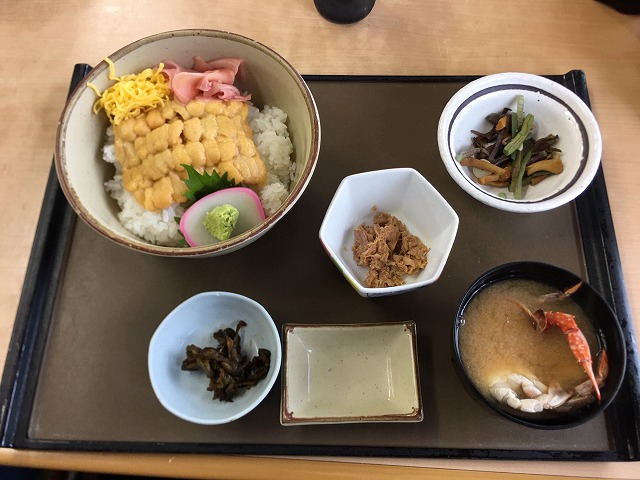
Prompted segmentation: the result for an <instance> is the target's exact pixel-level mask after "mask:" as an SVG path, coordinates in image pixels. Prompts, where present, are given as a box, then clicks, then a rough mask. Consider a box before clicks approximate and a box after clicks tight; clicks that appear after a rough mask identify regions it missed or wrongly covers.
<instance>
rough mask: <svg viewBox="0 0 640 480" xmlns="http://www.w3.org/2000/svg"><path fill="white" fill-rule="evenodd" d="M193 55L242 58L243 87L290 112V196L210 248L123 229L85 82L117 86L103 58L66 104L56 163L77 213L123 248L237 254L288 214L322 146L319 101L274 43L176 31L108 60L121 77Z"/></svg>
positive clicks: (260, 101)
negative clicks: (164, 241) (108, 187)
mask: <svg viewBox="0 0 640 480" xmlns="http://www.w3.org/2000/svg"><path fill="white" fill-rule="evenodd" d="M196 55H199V56H200V57H202V58H203V59H204V60H206V61H209V60H213V59H217V58H222V57H235V58H241V59H242V60H243V61H244V63H243V65H242V66H241V68H240V70H239V72H238V76H237V77H236V85H237V86H238V88H239V89H240V90H241V91H247V92H249V93H250V94H251V102H252V103H253V104H254V105H255V106H256V107H258V108H260V109H262V108H263V107H264V106H265V105H270V106H275V107H278V108H280V109H282V110H283V111H284V112H285V113H286V114H287V120H286V125H287V128H288V131H289V137H290V140H291V143H292V144H293V153H292V157H291V159H292V160H293V161H295V163H296V169H295V175H294V178H293V180H292V183H291V186H290V187H289V193H288V196H286V198H284V200H283V201H282V204H281V205H280V206H279V207H278V208H276V209H275V211H273V212H272V213H271V215H269V216H268V217H267V218H265V219H264V220H263V221H262V222H261V223H259V224H258V225H255V226H254V227H252V228H250V229H249V230H247V231H245V232H242V233H239V234H238V235H235V236H233V237H231V238H229V239H227V240H224V241H220V242H217V243H214V244H211V245H205V246H201V247H185V248H181V247H168V246H160V245H156V244H153V243H150V242H149V241H146V240H144V239H142V238H140V237H138V236H136V235H134V234H133V233H131V232H130V231H129V230H127V229H125V228H124V227H123V225H122V223H121V222H120V220H119V218H118V213H119V212H120V208H119V207H118V205H117V203H116V201H115V200H114V199H113V198H111V196H110V195H109V194H108V193H107V191H106V190H105V182H106V181H108V180H111V179H113V177H114V174H115V169H114V166H113V164H110V163H107V162H105V161H104V160H103V158H102V156H103V155H102V149H103V146H104V144H105V141H106V135H105V133H106V130H107V127H108V124H109V121H108V119H107V116H106V115H105V114H104V112H102V111H100V112H98V114H94V113H93V110H92V107H93V104H94V102H95V101H96V99H97V95H96V93H95V92H94V91H93V90H92V89H91V88H90V86H88V84H89V83H90V84H93V85H95V86H96V88H97V89H98V90H99V91H100V92H102V91H104V90H105V89H106V88H108V87H110V86H111V85H112V84H113V83H114V82H113V81H111V80H110V79H109V66H108V65H107V63H106V62H105V61H102V62H100V63H98V64H97V65H96V66H95V67H94V68H93V69H92V70H91V71H90V72H89V73H88V74H87V76H86V77H85V78H84V79H83V81H82V82H80V84H79V85H78V86H77V87H76V88H75V89H74V90H73V92H72V93H71V95H70V97H69V99H68V101H67V103H66V105H65V107H64V110H63V112H62V115H61V118H60V122H59V124H58V131H57V138H56V148H55V167H56V173H57V175H58V179H59V181H60V186H61V188H62V191H63V192H64V194H65V196H66V198H67V199H68V201H69V203H70V205H71V207H72V208H73V210H74V211H75V212H76V213H77V214H78V216H79V217H80V218H81V219H82V220H84V221H85V222H86V223H87V224H88V225H89V226H90V227H91V228H93V230H95V231H96V232H97V233H98V234H100V235H101V236H103V237H105V238H107V239H109V240H111V241H113V242H115V243H116V244H118V245H121V246H123V247H125V248H128V249H132V250H135V251H138V252H143V253H148V254H153V255H157V256H165V257H203V256H213V255H221V254H225V253H230V252H233V251H236V250H238V249H240V248H243V247H245V246H247V245H249V244H250V243H252V242H254V241H256V240H258V239H259V238H260V237H262V236H263V235H264V234H266V233H267V232H268V231H269V230H270V229H271V228H272V227H273V226H274V225H275V224H276V223H277V222H278V221H279V220H280V219H282V217H284V216H285V215H286V214H287V212H288V211H289V210H290V209H291V208H292V207H293V206H294V204H295V203H296V202H297V201H298V199H299V198H300V197H301V196H302V194H303V192H304V191H305V189H306V187H307V185H308V183H309V181H310V180H311V176H312V174H313V172H314V169H315V166H316V162H317V159H318V153H319V148H320V118H319V116H318V110H317V108H316V104H315V100H314V98H313V95H312V94H311V91H310V90H309V87H308V86H307V84H306V82H305V81H304V79H303V78H302V76H301V75H300V74H299V73H298V72H297V70H296V69H295V68H294V67H293V66H292V65H291V64H290V63H289V62H288V61H287V60H286V59H285V58H283V57H282V56H281V55H279V54H278V53H277V52H275V51H274V50H272V49H271V48H269V47H267V46H265V45H263V44H261V43H259V42H257V41H255V40H252V39H250V38H247V37H244V36H242V35H238V34H234V33H229V32H223V31H217V30H195V29H194V30H175V31H170V32H164V33H158V34H155V35H151V36H149V37H145V38H142V39H140V40H137V41H135V42H133V43H131V44H130V45H127V46H124V47H122V48H121V49H120V50H118V51H116V52H114V53H112V54H110V55H108V57H109V59H110V60H111V61H112V62H113V63H114V66H115V71H116V75H117V76H122V75H127V74H133V73H139V72H141V71H143V70H145V69H147V68H152V67H155V66H156V65H158V64H159V63H160V62H166V61H168V60H172V61H174V62H176V63H177V64H179V65H181V66H183V67H185V68H191V67H192V65H193V59H194V57H195V56H196ZM171 216H173V215H171ZM132 223H133V222H132ZM134 225H135V224H134Z"/></svg>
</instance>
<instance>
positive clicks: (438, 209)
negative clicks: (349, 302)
mask: <svg viewBox="0 0 640 480" xmlns="http://www.w3.org/2000/svg"><path fill="white" fill-rule="evenodd" d="M374 210H376V211H381V212H386V213H390V214H391V215H394V216H396V217H397V218H398V219H399V220H400V221H401V222H403V223H404V224H405V225H406V227H407V229H408V230H409V232H410V233H411V234H413V235H416V236H417V237H419V238H420V239H421V240H422V242H423V243H424V244H425V245H426V246H427V247H428V248H429V249H430V250H429V253H428V254H427V266H426V268H425V269H423V270H421V271H420V273H418V274H417V275H415V276H406V277H405V284H404V285H399V286H396V287H384V288H369V287H365V286H364V283H363V282H364V279H365V278H366V276H367V269H366V268H365V267H362V266H359V265H357V264H356V261H355V260H354V259H353V252H352V250H351V248H352V246H353V241H354V234H353V231H354V228H355V227H357V226H358V225H360V224H362V223H367V224H371V223H372V218H373V214H374ZM457 231H458V215H457V214H456V212H455V211H454V210H453V208H451V206H450V205H449V204H448V203H447V201H446V200H445V199H444V198H443V197H442V195H440V193H438V191H437V190H436V189H435V188H434V187H433V186H432V185H431V184H430V183H429V182H428V181H427V180H426V179H425V178H424V177H423V176H422V175H420V173H418V172H417V171H416V170H414V169H412V168H392V169H387V170H376V171H372V172H364V173H358V174H355V175H350V176H348V177H346V178H344V179H343V180H342V182H341V183H340V185H339V186H338V189H337V190H336V193H335V195H334V197H333V200H332V201H331V203H330V205H329V208H328V209H327V212H326V214H325V217H324V220H323V221H322V225H321V227H320V241H321V242H322V245H323V246H324V248H325V250H326V251H327V253H328V254H329V256H330V257H331V260H332V261H333V263H334V264H335V265H336V266H337V267H338V269H339V270H340V271H341V272H342V274H343V275H344V277H345V278H346V279H347V280H348V281H349V283H350V284H351V285H352V286H353V288H354V289H355V290H356V291H357V292H358V294H360V295H361V296H363V297H379V296H384V295H397V294H400V293H403V292H408V291H411V290H415V289H417V288H421V287H424V286H426V285H429V284H431V283H433V282H435V281H436V280H437V279H438V278H439V277H440V274H441V273H442V270H443V268H444V265H445V263H446V262H447V259H448V257H449V253H450V252H451V247H452V246H453V242H454V240H455V237H456V233H457Z"/></svg>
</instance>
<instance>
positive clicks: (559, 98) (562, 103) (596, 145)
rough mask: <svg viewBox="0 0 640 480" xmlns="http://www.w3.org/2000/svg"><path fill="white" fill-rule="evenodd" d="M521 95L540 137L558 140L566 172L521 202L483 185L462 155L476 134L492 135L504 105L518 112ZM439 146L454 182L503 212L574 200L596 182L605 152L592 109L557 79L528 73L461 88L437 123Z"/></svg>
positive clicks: (489, 78) (530, 189)
mask: <svg viewBox="0 0 640 480" xmlns="http://www.w3.org/2000/svg"><path fill="white" fill-rule="evenodd" d="M516 95H523V96H524V111H525V114H528V113H531V114H533V115H534V123H535V124H536V128H537V130H536V133H535V136H536V138H541V137H544V136H546V135H547V134H556V135H558V136H559V140H558V143H557V144H556V145H555V146H556V147H557V148H559V149H560V150H562V162H563V164H564V171H563V172H562V173H561V174H558V175H553V176H551V177H549V178H547V179H545V180H544V181H543V182H541V183H539V184H538V185H536V186H534V187H528V188H527V189H526V192H525V195H524V197H523V198H522V199H515V198H513V194H511V193H510V192H509V191H508V190H507V189H506V188H497V187H492V186H483V185H480V184H479V183H478V181H477V180H476V178H475V176H474V175H473V173H472V172H471V169H470V168H469V167H464V166H462V165H460V163H459V161H457V160H456V157H457V155H459V154H460V153H462V152H465V151H467V150H469V149H470V148H471V139H472V137H473V134H472V133H471V130H476V131H482V132H484V131H488V130H489V129H490V127H491V125H490V123H489V122H488V121H487V120H486V117H487V115H489V114H491V113H499V112H501V111H502V109H503V108H505V107H510V108H511V109H512V110H514V111H515V105H516V101H515V99H516ZM438 147H439V149H440V156H441V157H442V161H443V162H444V165H445V167H446V169H447V171H448V172H449V174H450V175H451V177H452V178H453V180H454V181H455V182H456V183H457V184H458V185H459V186H460V187H462V189H463V190H464V191H465V192H467V193H468V194H469V195H471V196H472V197H474V198H476V199H477V200H479V201H481V202H482V203H484V204H486V205H489V206H491V207H495V208H498V209H500V210H506V211H509V212H520V213H534V212H542V211H545V210H550V209H552V208H556V207H559V206H561V205H564V204H566V203H567V202H569V201H571V200H573V199H575V198H576V197H577V196H578V195H580V193H582V192H583V191H584V190H585V189H586V188H587V187H588V186H589V184H590V183H591V181H592V180H593V177H594V176H595V174H596V172H597V170H598V167H599V166H600V157H601V154H602V138H601V135H600V129H599V128H598V124H597V122H596V119H595V117H594V116H593V114H592V113H591V110H589V107H587V105H586V104H585V103H584V102H583V101H582V100H581V99H580V97H578V96H577V95H576V94H575V93H573V92H572V91H571V90H569V89H567V88H565V87H563V86H562V85H560V84H559V83H557V82H554V81H553V80H549V79H548V78H544V77H540V76H538V75H531V74H527V73H499V74H495V75H487V76H485V77H482V78H479V79H477V80H475V81H473V82H471V83H469V84H468V85H466V86H464V87H462V88H461V89H460V90H459V91H458V92H457V93H456V94H455V95H454V96H453V97H451V99H450V100H449V102H448V103H447V105H446V106H445V108H444V110H443V112H442V115H441V117H440V122H439V124H438Z"/></svg>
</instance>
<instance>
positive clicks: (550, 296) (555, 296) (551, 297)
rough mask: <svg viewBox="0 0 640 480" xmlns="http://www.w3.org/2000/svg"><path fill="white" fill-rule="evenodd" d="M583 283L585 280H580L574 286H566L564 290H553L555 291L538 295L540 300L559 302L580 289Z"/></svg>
mask: <svg viewBox="0 0 640 480" xmlns="http://www.w3.org/2000/svg"><path fill="white" fill-rule="evenodd" d="M582 283H583V282H582V281H580V282H578V283H576V284H575V285H573V286H572V287H569V288H565V290H564V291H563V292H553V293H547V294H545V295H541V296H540V297H538V300H540V301H541V302H557V301H560V300H565V299H566V298H568V297H570V296H571V295H573V294H574V293H576V292H577V291H578V289H579V288H580V287H581V286H582Z"/></svg>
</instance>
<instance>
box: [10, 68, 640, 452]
mask: <svg viewBox="0 0 640 480" xmlns="http://www.w3.org/2000/svg"><path fill="white" fill-rule="evenodd" d="M88 70H89V67H88V66H87V65H77V66H76V69H75V70H74V75H73V80H72V84H73V85H74V84H76V83H77V82H79V81H80V80H81V78H82V77H83V76H84V75H85V74H86V73H87V72H88ZM473 78H475V77H387V76H382V77H378V76H376V77H373V76H366V77H365V76H356V77H353V76H348V77H343V76H339V77H337V76H308V77H306V80H307V81H308V83H309V86H310V88H311V90H312V91H313V94H314V97H315V99H316V102H317V104H318V109H319V112H320V118H321V122H322V146H321V153H320V159H319V162H318V166H317V168H316V172H315V173H314V176H313V178H312V179H311V182H310V184H309V186H308V188H307V190H306V191H305V193H304V195H303V196H302V198H301V199H300V201H299V202H298V203H297V204H296V205H295V206H294V207H293V208H292V210H291V211H290V212H289V213H288V214H287V216H286V217H285V218H283V219H282V220H281V221H280V222H279V223H278V224H277V225H276V226H275V227H274V228H273V229H272V230H271V231H270V232H269V233H268V234H267V235H266V236H264V237H262V238H261V239H259V240H258V241H256V242H255V243H253V244H251V245H249V246H248V247H246V248H245V249H243V250H241V251H239V252H233V253H231V254H228V255H224V256H222V257H215V258H209V259H195V260H194V259H187V260H177V259H168V258H160V257H151V256H147V255H144V254H141V253H138V252H131V251H128V250H126V249H124V248H122V247H120V246H118V245H115V244H113V243H111V242H109V241H107V240H104V239H103V238H101V237H99V236H98V235H97V234H96V233H95V232H93V230H91V229H89V228H88V227H87V226H86V225H85V224H84V223H83V222H81V221H77V218H76V216H75V214H74V213H73V211H72V210H71V208H70V206H69V205H68V203H67V201H66V199H65V198H64V195H63V194H62V192H61V190H60V188H59V186H58V182H57V178H56V175H55V171H54V170H53V169H52V170H51V173H50V177H49V182H48V184H47V189H46V192H45V198H44V202H43V206H42V211H41V215H40V219H39V224H38V229H37V232H36V236H35V240H34V244H33V250H32V253H31V259H30V262H29V265H28V270H27V275H26V280H25V283H24V287H23V292H22V297H21V301H20V304H19V308H18V314H17V318H16V321H15V327H14V331H13V335H12V338H11V342H10V345H9V352H8V358H7V362H6V367H5V371H4V376H3V378H2V385H1V389H0V401H1V402H2V410H1V412H0V415H1V416H0V427H1V434H2V443H1V444H2V446H7V447H14V448H22V449H53V450H56V449H57V450H92V451H123V452H200V453H206V452H211V453H234V454H236V453H245V454H273V455H277V454H285V455H334V456H340V455H346V456H385V457H394V456H395V457H448V458H451V457H455V458H494V459H546V460H589V461H628V460H638V459H639V458H640V441H639V428H638V425H639V421H638V419H639V416H640V400H639V399H640V388H639V379H640V377H639V375H638V351H637V346H636V342H635V336H634V332H633V323H632V320H631V318H630V314H629V307H628V301H627V297H626V292H625V288H624V282H623V276H622V271H621V265H620V259H619V255H618V249H617V244H616V239H615V233H614V229H613V223H612V219H611V212H610V209H609V201H608V197H607V191H606V186H605V180H604V176H603V173H602V170H600V171H599V172H598V174H597V176H596V178H595V180H594V181H593V183H592V185H591V186H590V187H589V188H588V189H587V191H586V192H584V193H583V194H582V195H581V196H580V197H579V198H578V199H576V200H575V201H574V202H572V203H570V204H569V205H566V206H563V207H560V208H557V209H554V210H552V211H549V212H543V213H539V214H530V215H518V214H513V213H508V212H501V211H497V210H494V209H491V208H490V207H487V206H485V205H483V204H481V203H479V202H477V201H476V200H474V199H472V198H471V197H470V196H468V195H467V194H466V193H464V192H463V191H462V190H461V189H460V188H459V187H458V186H457V185H456V184H455V183H454V182H453V181H452V180H451V178H450V177H449V176H448V175H447V173H446V171H445V169H444V166H443V165H442V162H441V160H440V157H439V154H438V149H437V141H436V127H437V123H438V119H439V117H440V112H441V111H442V109H443V108H444V105H445V104H446V102H447V101H448V99H449V98H450V97H451V95H453V94H454V93H455V92H456V91H457V90H458V89H459V88H460V87H462V86H463V85H464V84H466V83H468V82H469V81H471V80H472V79H473ZM550 78H552V79H553V80H555V81H557V82H559V83H561V84H563V85H565V86H566V87H568V88H569V89H571V90H572V91H574V92H576V93H577V94H578V95H579V96H580V97H581V98H583V99H584V100H585V102H587V103H588V101H589V99H588V93H587V87H586V80H585V76H584V73H583V72H581V71H571V72H569V73H567V74H566V75H562V76H551V77H550ZM393 166H404V167H413V168H415V169H416V170H418V171H419V172H421V173H422V174H423V175H424V176H425V177H426V178H427V179H428V180H429V181H430V182H431V183H432V184H433V185H434V186H435V187H436V188H437V189H438V190H439V191H440V192H441V193H442V194H443V196H444V197H445V198H446V199H447V201H448V202H449V203H450V204H451V205H452V207H453V208H454V209H455V210H456V211H457V213H458V215H459V217H460V228H459V230H458V236H457V239H456V243H455V245H454V247H453V250H452V252H451V256H450V258H449V261H448V263H447V265H446V267H445V269H444V272H443V274H442V276H441V278H440V279H439V280H438V282H437V283H436V284H434V285H432V286H430V287H427V288H424V289H421V290H418V291H415V292H412V293H407V294H404V295H401V296H397V297H385V298H376V299H365V298H361V297H359V296H358V295H357V294H356V293H355V291H353V290H352V289H351V287H350V286H349V284H348V283H347V282H346V281H345V280H344V278H343V277H342V276H341V275H340V273H339V272H338V270H337V269H336V268H335V267H334V266H333V264H332V263H331V261H330V260H329V258H328V257H327V256H326V254H325V253H324V251H323V250H322V247H321V245H320V242H319V240H318V236H317V235H318V230H319V228H320V223H321V222H322V218H323V216H324V212H325V210H326V208H327V206H328V204H329V202H330V200H331V197H332V196H333V193H334V192H335V189H336V188H337V186H338V184H339V182H340V180H341V179H342V178H343V177H344V176H346V175H349V174H352V173H356V172H360V171H366V170H375V169H380V168H388V167H393ZM292 233H293V234H292ZM511 242H512V243H513V244H519V245H521V246H522V248H521V249H520V250H518V249H514V248H510V245H511ZM516 260H534V261H543V262H547V263H551V264H555V265H558V266H560V267H562V268H565V269H567V270H571V271H573V272H575V273H577V274H578V275H581V276H583V277H586V278H587V279H588V280H589V282H590V283H591V284H592V285H594V287H595V288H596V289H598V290H599V291H600V292H601V293H602V294H603V295H604V296H605V298H606V299H607V300H608V301H609V302H610V304H611V305H612V306H613V307H614V309H615V311H616V312H617V314H618V317H619V320H620V323H621V325H622V328H623V331H624V335H625V338H626V343H627V350H628V353H629V355H628V365H627V375H626V378H625V380H624V383H623V386H622V390H621V392H620V394H619V395H618V397H617V398H616V400H615V402H614V403H613V404H612V405H611V406H610V408H609V409H607V411H606V412H605V413H604V414H602V415H600V416H598V417H596V418H595V419H593V420H591V421H589V422H587V423H585V424H582V425H580V426H577V427H574V428H570V429H565V430H554V431H546V430H537V429H530V428H527V427H524V426H520V425H516V424H511V423H509V422H508V421H506V420H504V419H503V418H501V417H498V416H497V415H496V414H494V413H492V412H490V411H488V410H487V409H486V407H485V406H484V405H482V404H480V403H479V402H477V401H476V400H475V399H474V397H472V396H471V395H470V394H469V392H467V391H466V390H465V387H464V383H463V382H462V381H461V379H459V378H458V377H457V376H456V373H455V367H454V364H453V360H452V348H451V325H452V322H453V319H454V315H455V311H456V308H457V305H458V303H459V301H460V299H461V298H462V295H463V293H464V291H465V289H466V287H467V286H468V285H469V284H470V283H471V282H472V281H473V280H474V279H475V278H476V277H478V276H479V275H480V274H482V273H483V272H485V271H486V270H488V269H490V268H492V267H494V266H496V265H499V264H502V263H507V262H511V261H516ZM256 266H259V268H258V270H259V271H258V272H257V269H256ZM206 290H227V291H235V292H237V293H241V294H244V295H247V296H249V297H251V298H254V299H255V300H257V301H258V302H260V303H262V304H263V305H264V306H265V308H266V309H267V310H268V311H269V312H270V313H271V315H272V316H273V318H274V320H275V321H276V323H277V324H278V326H279V327H280V326H281V325H282V324H283V323H356V322H359V323H362V322H365V323H375V322H388V321H407V320H414V321H415V322H416V324H417V333H418V340H417V344H418V361H419V371H420V381H421V389H422V398H423V404H424V420H423V421H422V422H420V423H412V424H406V423H403V424H353V425H308V426H287V427H284V426H281V425H280V423H279V409H280V387H281V385H280V382H279V381H278V382H277V383H276V385H275V386H274V388H273V390H272V391H271V393H270V394H269V395H268V396H267V397H266V398H265V400H264V401H263V403H262V404H261V405H260V406H259V407H258V408H256V409H255V410H254V411H252V412H251V413H250V414H248V415H247V416H246V417H243V418H242V419H240V420H237V421H235V422H232V423H231V424H227V425H220V426H209V427H207V426H200V425H193V424H190V423H187V422H185V421H182V420H180V419H178V418H176V417H174V416H173V415H171V414H170V413H168V412H167V411H165V410H164V409H163V408H162V406H161V405H160V404H159V402H158V401H157V399H156V398H155V396H154V395H153V391H152V389H151V386H150V382H149V379H148V375H147V364H146V361H147V358H146V355H147V347H148V342H149V339H150V337H151V335H152V334H153V332H154V330H155V328H156V327H157V325H158V323H159V322H160V321H161V320H162V318H163V317H164V316H165V315H166V314H167V313H168V312H169V311H170V310H171V309H172V308H173V307H174V306H176V305H177V304H179V303H180V302H181V301H183V300H184V299H185V298H187V297H189V296H191V295H193V294H195V293H198V292H201V291H206Z"/></svg>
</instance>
